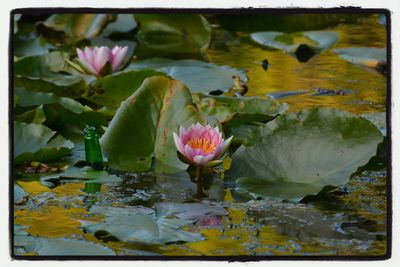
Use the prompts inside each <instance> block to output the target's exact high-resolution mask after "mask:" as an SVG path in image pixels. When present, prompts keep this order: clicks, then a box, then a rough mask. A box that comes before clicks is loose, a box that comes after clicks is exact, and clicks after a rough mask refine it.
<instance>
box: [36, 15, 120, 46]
mask: <svg viewBox="0 0 400 267" xmlns="http://www.w3.org/2000/svg"><path fill="white" fill-rule="evenodd" d="M112 19H113V16H112V15H106V14H54V15H51V16H50V17H49V18H48V19H46V20H45V21H44V22H43V26H45V27H47V28H49V29H51V30H54V31H57V32H64V34H65V37H66V38H67V40H69V41H79V40H82V39H90V38H93V37H96V36H98V35H100V34H101V32H102V31H103V29H104V27H105V26H106V25H107V24H108V23H109V22H110V21H112Z"/></svg>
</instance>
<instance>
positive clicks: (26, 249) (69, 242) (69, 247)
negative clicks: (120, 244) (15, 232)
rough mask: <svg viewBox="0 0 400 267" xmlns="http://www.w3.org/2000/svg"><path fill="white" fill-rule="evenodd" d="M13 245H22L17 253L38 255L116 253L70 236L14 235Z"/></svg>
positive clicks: (99, 254)
mask: <svg viewBox="0 0 400 267" xmlns="http://www.w3.org/2000/svg"><path fill="white" fill-rule="evenodd" d="M14 247H22V248H23V251H20V253H18V254H17V255H23V254H26V253H28V254H32V253H34V254H37V255H40V256H92V255H93V256H95V255H97V256H104V255H116V254H115V252H114V251H112V249H110V248H108V247H105V246H102V245H99V244H95V243H92V242H88V241H84V240H76V239H70V238H46V237H32V236H15V237H14Z"/></svg>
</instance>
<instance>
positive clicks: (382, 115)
mask: <svg viewBox="0 0 400 267" xmlns="http://www.w3.org/2000/svg"><path fill="white" fill-rule="evenodd" d="M361 117H362V118H364V119H367V120H369V121H370V122H372V123H373V124H375V126H376V128H378V129H379V131H381V133H382V135H383V136H386V134H387V133H386V132H387V126H386V112H370V113H366V114H363V115H361Z"/></svg>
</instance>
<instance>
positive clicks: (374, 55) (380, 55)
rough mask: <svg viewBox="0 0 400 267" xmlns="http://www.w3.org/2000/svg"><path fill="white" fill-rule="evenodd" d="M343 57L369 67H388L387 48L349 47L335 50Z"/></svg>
mask: <svg viewBox="0 0 400 267" xmlns="http://www.w3.org/2000/svg"><path fill="white" fill-rule="evenodd" d="M333 51H334V52H335V53H337V54H338V55H339V56H340V57H341V58H343V59H344V60H347V61H349V62H351V63H354V64H357V65H361V66H365V67H368V68H376V69H379V68H386V48H376V47H349V48H337V49H334V50H333Z"/></svg>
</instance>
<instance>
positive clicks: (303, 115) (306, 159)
mask: <svg viewBox="0 0 400 267" xmlns="http://www.w3.org/2000/svg"><path fill="white" fill-rule="evenodd" d="M260 131H261V133H260V138H259V139H258V140H257V141H254V142H253V143H251V144H250V145H248V146H241V147H239V148H238V149H237V150H236V152H235V153H234V154H233V156H232V165H231V169H230V170H229V175H230V176H232V177H235V178H240V179H239V180H237V184H238V186H239V187H240V188H241V189H244V190H247V189H249V190H252V189H255V188H257V192H258V193H265V194H266V196H270V197H277V198H285V199H289V200H299V198H301V197H304V196H305V195H306V194H307V195H308V194H316V193H318V192H319V191H320V190H321V189H322V188H324V187H325V186H339V185H342V184H344V183H346V182H347V181H348V180H349V178H350V175H351V174H352V173H354V172H355V171H356V170H357V169H358V167H360V166H363V165H365V164H366V163H367V162H368V161H369V159H370V158H371V157H373V156H374V155H375V154H376V151H377V147H378V144H379V143H381V142H382V140H383V137H382V135H381V133H380V132H379V130H378V129H377V128H376V127H375V126H374V125H373V124H372V123H371V122H369V121H368V120H366V119H363V118H359V117H357V116H355V115H353V114H351V113H349V112H346V111H342V110H335V109H328V108H314V109H309V110H303V111H300V112H298V113H290V114H287V115H282V116H279V117H277V118H276V119H275V120H273V121H270V122H268V123H267V124H265V125H264V126H262V128H261V129H260ZM293 183H295V185H293V186H292V185H289V184H293ZM252 184H254V185H252ZM262 184H265V187H271V190H270V189H264V188H262V187H263V186H262ZM296 184H297V185H296ZM298 184H300V185H301V186H300V185H298ZM296 186H298V187H299V191H298V192H295V191H294V190H292V189H293V188H295V187H296ZM272 188H274V190H272ZM278 189H279V190H278Z"/></svg>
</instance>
